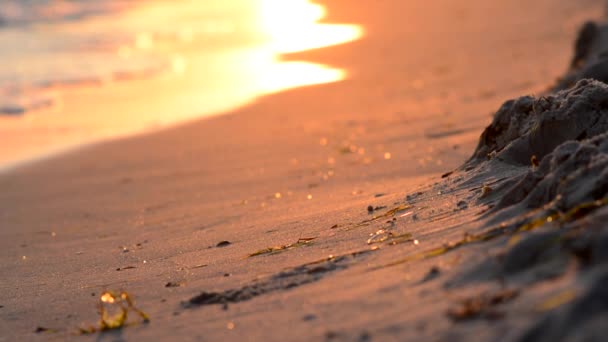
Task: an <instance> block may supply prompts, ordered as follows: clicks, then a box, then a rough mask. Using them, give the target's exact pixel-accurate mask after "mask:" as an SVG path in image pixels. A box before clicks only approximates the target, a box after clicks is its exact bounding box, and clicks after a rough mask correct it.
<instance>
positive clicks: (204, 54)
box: [0, 0, 363, 167]
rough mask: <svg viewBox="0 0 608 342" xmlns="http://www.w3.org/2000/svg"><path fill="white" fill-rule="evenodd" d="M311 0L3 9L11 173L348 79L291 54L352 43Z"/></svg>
mask: <svg viewBox="0 0 608 342" xmlns="http://www.w3.org/2000/svg"><path fill="white" fill-rule="evenodd" d="M324 15H325V8H324V7H323V6H322V5H321V4H318V3H313V2H311V1H308V0H140V1H128V0H122V1H121V0H78V1H76V0H3V1H1V2H0V44H1V46H2V47H3V48H2V49H0V60H2V66H0V140H2V141H3V144H0V167H2V166H7V165H12V164H16V163H20V162H23V161H26V160H31V159H32V158H38V157H43V156H45V155H49V154H50V153H55V152H58V151H63V150H66V149H70V148H74V147H78V146H82V145H85V144H89V143H94V142H98V141H103V140H105V139H111V138H116V137H121V136H125V135H131V134H136V133H140V132H145V131H147V130H151V129H158V128H163V127H166V126H168V125H171V124H176V123H180V122H183V121H186V120H191V119H195V118H198V117H202V116H209V115H215V114H219V113H222V112H225V111H228V110H230V109H234V108H236V107H238V106H242V105H244V104H246V103H249V102H251V101H253V100H255V99H256V98H258V97H259V96H263V95H265V94H269V93H273V92H277V91H282V90H285V89H289V88H293V87H298V86H303V85H310V84H318V83H326V82H335V81H339V80H342V79H344V78H346V77H347V76H348V74H347V70H342V69H340V68H339V66H325V65H318V64H313V63H308V62H306V61H300V62H298V61H290V62H284V61H282V60H281V55H282V54H284V53H289V52H297V51H304V50H308V49H312V48H320V47H326V46H331V45H335V44H343V43H348V42H350V41H353V40H356V39H358V38H360V37H361V36H362V35H363V28H361V27H359V26H357V25H356V24H352V23H321V22H320V21H321V20H322V19H323V17H324Z"/></svg>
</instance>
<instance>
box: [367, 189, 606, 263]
mask: <svg viewBox="0 0 608 342" xmlns="http://www.w3.org/2000/svg"><path fill="white" fill-rule="evenodd" d="M606 205H608V197H606V198H604V199H601V200H596V201H591V202H587V203H582V204H580V205H578V206H576V207H574V208H572V209H570V210H568V211H567V212H565V213H561V212H557V213H553V214H549V215H547V216H543V217H540V218H536V219H532V220H529V221H528V222H527V223H524V224H521V225H519V226H518V227H517V228H515V229H513V228H512V227H509V226H505V225H499V226H498V227H494V228H492V229H489V230H487V231H485V232H483V233H479V234H465V235H464V237H463V238H462V240H459V241H455V242H449V243H446V244H444V245H443V246H441V247H435V248H432V249H429V250H425V251H422V252H419V253H415V254H412V255H408V256H407V257H405V258H403V259H399V260H396V261H393V262H391V263H388V264H385V265H381V266H377V267H374V268H372V269H380V268H385V267H392V266H397V265H401V264H404V263H408V262H411V261H414V260H421V259H428V258H433V257H436V256H439V255H443V254H445V253H447V252H449V251H452V250H454V249H457V248H460V247H462V246H464V245H467V244H470V243H477V242H484V241H489V240H493V239H495V238H498V237H501V236H505V235H511V236H513V235H516V234H518V233H521V232H526V231H532V230H535V229H538V228H540V227H542V226H544V225H545V224H546V223H551V222H559V223H566V222H571V221H573V220H577V219H580V218H582V217H584V216H586V215H588V214H589V213H591V212H593V211H595V210H597V209H599V208H602V207H604V206H606Z"/></svg>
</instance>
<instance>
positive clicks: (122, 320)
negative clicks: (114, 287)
mask: <svg viewBox="0 0 608 342" xmlns="http://www.w3.org/2000/svg"><path fill="white" fill-rule="evenodd" d="M112 309H113V310H115V311H118V312H117V313H115V314H111V313H110V310H112ZM98 310H99V316H100V319H99V327H95V326H91V327H89V328H80V333H81V334H92V333H96V332H103V331H107V330H114V329H122V328H123V327H125V326H127V325H132V324H135V322H133V323H128V315H129V312H130V311H132V312H134V313H136V314H137V315H139V317H140V318H141V323H148V322H150V317H148V315H147V314H146V313H145V312H143V311H141V310H140V309H138V308H137V307H135V305H134V303H133V300H132V299H131V296H130V295H129V294H128V293H127V292H124V291H123V292H120V293H118V292H113V291H105V292H103V293H102V294H101V296H100V297H99V303H98Z"/></svg>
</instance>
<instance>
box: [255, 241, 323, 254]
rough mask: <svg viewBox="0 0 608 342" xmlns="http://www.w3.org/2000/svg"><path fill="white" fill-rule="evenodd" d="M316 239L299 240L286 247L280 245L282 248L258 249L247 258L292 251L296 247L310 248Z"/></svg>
mask: <svg viewBox="0 0 608 342" xmlns="http://www.w3.org/2000/svg"><path fill="white" fill-rule="evenodd" d="M315 239H316V237H312V238H299V239H298V241H296V242H294V243H290V244H287V245H282V246H274V247H267V248H264V249H260V250H259V251H256V252H253V253H251V254H249V255H248V256H247V257H248V258H251V257H255V256H259V255H264V254H278V253H281V252H284V251H286V250H290V249H294V248H298V247H303V246H310V245H312V243H313V240H315Z"/></svg>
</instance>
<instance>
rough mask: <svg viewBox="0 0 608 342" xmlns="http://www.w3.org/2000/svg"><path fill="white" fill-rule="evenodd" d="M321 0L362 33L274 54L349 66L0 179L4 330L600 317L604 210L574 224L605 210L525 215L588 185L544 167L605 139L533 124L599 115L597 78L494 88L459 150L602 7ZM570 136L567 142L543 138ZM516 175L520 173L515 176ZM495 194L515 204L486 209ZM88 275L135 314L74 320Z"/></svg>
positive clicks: (332, 331) (544, 72)
mask: <svg viewBox="0 0 608 342" xmlns="http://www.w3.org/2000/svg"><path fill="white" fill-rule="evenodd" d="M326 3H327V6H328V10H329V13H330V18H329V19H330V20H332V18H335V19H336V20H337V21H341V22H357V23H361V24H363V25H364V26H365V27H366V30H367V32H368V36H367V37H366V38H365V39H363V40H361V41H359V42H355V43H352V44H347V45H344V46H339V47H334V48H330V49H321V50H318V51H312V52H309V53H306V54H299V55H297V56H288V57H287V58H306V59H311V60H315V61H320V62H324V63H329V64H336V65H340V66H345V67H346V68H347V69H349V70H350V71H351V72H352V79H350V80H347V81H344V82H340V83H335V84H331V85H323V86H313V87H307V88H301V89H296V90H293V91H288V92H284V93H280V94H276V95H273V96H268V97H266V98H263V99H261V100H259V101H258V102H257V103H255V104H252V105H250V106H247V107H245V108H242V109H240V110H238V111H235V112H234V113H229V114H227V115H225V116H221V117H216V118H212V119H208V120H204V121H201V122H197V123H193V124H189V125H186V126H183V127H178V128H175V129H171V130H167V131H163V132H160V133H155V134H153V135H148V136H140V137H134V138H131V139H124V140H120V141H115V142H108V143H105V144H101V145H98V146H93V147H88V148H86V149H83V150H80V151H76V152H73V153H70V154H66V155H63V156H59V157H56V158H53V159H51V160H47V161H43V162H40V163H35V164H32V165H28V166H24V167H21V168H19V169H17V170H14V171H11V172H9V173H5V174H2V175H0V189H1V191H0V224H1V227H2V229H1V230H0V258H1V260H2V262H1V263H0V274H2V275H3V281H2V282H0V293H1V294H0V306H1V307H0V331H1V333H0V339H3V340H15V339H35V338H40V339H65V338H66V337H67V338H71V339H85V338H88V339H101V340H105V339H108V340H116V339H119V338H124V339H144V338H149V339H163V340H175V339H180V340H225V339H229V340H237V339H240V340H261V339H265V340H285V339H289V340H323V339H328V340H334V339H335V340H370V339H372V340H409V339H418V340H428V339H431V340H436V339H455V340H458V339H462V340H471V339H473V338H475V339H478V340H490V339H500V338H502V339H508V340H510V339H516V338H520V337H523V336H525V335H526V334H528V335H527V336H528V337H529V338H531V339H535V338H536V337H543V338H546V339H552V338H553V336H552V335H550V334H553V333H554V334H559V335H560V336H563V334H564V332H560V331H561V330H560V329H568V326H569V325H567V324H566V325H564V322H567V323H568V324H570V325H572V326H578V325H579V324H580V326H582V325H583V324H584V325H585V326H593V327H595V328H596V330H593V329H589V331H591V332H593V331H601V329H602V326H601V324H602V323H601V320H599V318H598V317H601V316H600V315H595V314H594V312H598V313H602V312H603V310H604V308H605V305H604V304H603V305H604V306H602V305H599V306H597V307H596V306H593V308H594V309H593V310H596V309H597V310H596V311H588V313H587V315H583V316H581V315H579V314H578V313H580V312H581V311H580V310H582V309H580V307H581V306H583V307H585V308H588V307H589V306H588V305H587V304H586V303H587V302H588V301H591V302H594V298H604V297H605V293H604V292H605V290H603V289H602V288H601V286H598V285H597V284H601V281H602V279H604V278H605V272H603V271H602V269H601V267H595V266H594V267H592V268H590V272H586V271H585V270H580V269H581V268H582V267H583V266H581V264H580V262H579V261H578V260H579V259H577V258H578V257H576V255H577V253H576V252H574V251H578V250H581V251H583V253H582V255H585V253H591V256H590V257H587V258H586V259H585V258H584V257H583V258H582V259H581V260H583V261H584V260H587V261H588V262H589V264H590V265H600V266H601V260H603V259H602V258H603V257H602V255H603V254H601V253H604V252H603V251H604V249H603V247H602V245H601V244H602V243H601V241H603V240H602V239H601V236H603V235H602V234H603V233H602V232H601V229H599V228H598V229H597V230H593V229H587V228H585V229H584V230H581V229H578V228H577V227H579V226H581V224H582V222H583V221H581V220H589V221H590V222H589V223H588V224H587V222H585V227H590V225H591V226H593V225H597V226H598V227H600V228H601V226H602V221H603V220H602V216H601V215H602V213H603V214H604V215H605V210H604V209H600V210H591V211H589V213H590V215H584V216H580V218H581V219H579V216H572V217H569V216H561V217H557V216H556V217H554V219H555V222H554V223H552V224H550V225H548V226H545V225H542V226H541V225H539V224H536V222H537V221H535V219H538V218H541V219H544V220H545V221H546V218H547V217H548V216H549V215H551V214H552V213H553V211H551V210H552V208H551V207H545V206H543V205H544V204H546V203H550V204H554V205H555V206H557V207H556V208H558V209H559V210H566V211H567V210H570V209H574V208H576V206H577V204H576V203H578V202H576V201H591V202H589V203H591V204H590V206H593V203H595V202H593V201H595V200H597V199H601V194H599V193H595V192H594V191H593V187H594V186H595V185H593V186H588V184H587V182H590V181H592V180H590V178H589V177H587V176H586V175H579V176H576V175H575V176H573V178H572V179H569V180H568V181H567V182H566V183H563V184H561V183H560V184H559V185H554V184H557V183H552V182H554V180H552V177H553V178H554V177H556V175H559V174H560V172H566V170H565V169H564V170H562V169H561V168H567V167H568V163H572V164H577V167H579V166H580V165H585V167H589V168H593V167H596V163H598V164H597V165H600V164H601V165H602V167H603V165H604V164H603V163H604V162H605V154H606V144H605V135H598V134H599V133H602V132H596V131H595V127H597V126H595V125H586V123H588V122H587V121H586V120H582V121H580V122H582V123H581V126H580V127H579V126H576V125H577V124H576V123H577V122H579V121H577V120H578V119H573V120H574V121H573V122H574V123H575V124H572V123H568V126H572V125H575V126H576V130H575V129H571V130H567V131H564V132H562V131H559V130H558V131H559V132H560V138H559V139H557V138H556V140H550V141H551V144H549V143H547V142H546V141H545V140H542V139H541V140H542V141H541V142H540V143H538V144H537V143H535V142H534V141H535V140H534V138H535V137H536V136H537V135H536V134H541V133H542V132H544V131H543V130H542V127H544V126H542V125H543V123H546V124H547V125H552V122H555V120H557V119H559V118H560V117H561V115H565V116H566V117H568V115H569V114H568V113H569V112H568V111H567V109H568V108H570V107H568V106H569V105H572V106H574V107H576V106H577V105H578V103H583V102H584V103H589V101H591V103H593V106H598V108H600V109H599V110H600V112H601V111H603V110H604V107H602V106H603V104H604V103H605V102H604V97H605V93H606V86H605V85H603V84H599V83H593V82H592V83H584V84H579V87H580V92H581V94H579V95H577V94H574V93H572V91H571V92H570V93H562V94H561V95H559V94H558V95H555V96H553V97H551V96H549V97H547V98H544V99H541V98H539V97H534V98H532V97H524V98H520V99H519V100H516V101H514V102H509V103H507V104H506V105H503V107H502V109H501V110H500V111H499V115H498V116H497V117H496V118H495V122H494V123H495V124H496V125H500V127H506V126H505V125H508V123H504V122H502V120H501V117H502V116H501V114H500V113H501V112H505V113H506V112H510V113H515V114H517V115H521V116H522V120H521V121H518V122H516V123H513V125H511V126H508V127H510V128H509V129H507V130H505V131H504V132H503V133H501V134H498V135H492V139H489V138H488V142H487V143H483V140H482V143H481V144H480V145H479V146H478V148H477V150H476V152H474V151H475V146H476V144H478V139H479V134H480V132H482V131H483V129H484V127H486V126H487V125H488V124H489V123H490V121H491V120H492V116H490V115H489V114H490V113H492V114H493V113H494V112H495V111H496V110H497V109H498V108H500V105H501V104H502V103H503V102H504V101H506V100H508V99H510V98H517V97H519V96H520V95H524V94H530V93H536V94H541V93H543V92H544V91H545V90H546V89H548V88H549V87H550V86H551V85H552V84H554V80H555V79H557V78H558V77H559V76H560V75H563V74H564V72H565V71H566V69H567V67H568V65H569V62H570V59H571V57H572V45H573V42H574V41H575V38H576V34H577V31H578V29H579V28H580V27H581V26H582V24H583V23H584V21H586V20H590V19H597V18H598V17H599V16H600V15H601V10H602V7H603V6H602V5H603V4H602V2H600V1H591V0H589V1H586V0H585V1H576V2H573V1H565V0H563V1H561V0H554V1H548V0H542V1H535V2H533V3H529V2H528V1H519V0H517V1H494V2H491V3H489V2H488V1H477V0H475V1H473V0H471V1H464V2H458V3H457V4H456V3H455V2H454V1H448V0H442V1H435V2H428V1H426V2H424V1H398V0H392V1H374V2H372V1H365V2H357V5H353V2H352V1H337V0H331V1H327V2H326ZM576 91H577V90H574V92H576ZM596 94H597V96H596ZM577 96H578V97H577ZM577 98H578V99H583V100H585V101H587V102H585V101H582V102H577ZM580 106H581V107H584V108H587V107H585V106H582V105H580ZM554 107H555V108H554ZM522 108H524V109H525V110H524V109H522ZM526 108H527V109H526ZM522 110H523V112H521V111H522ZM524 112H525V113H527V114H529V113H538V116H537V117H535V119H534V118H531V119H530V120H528V121H526V120H525V119H524ZM578 113H583V114H581V115H586V114H584V113H587V112H584V111H583V112H580V111H575V114H577V115H578ZM571 114H572V113H571ZM504 115H507V114H504ZM510 115H514V114H510ZM529 115H532V114H529ZM588 115H589V116H590V117H596V118H599V119H598V120H599V121H598V122H600V121H601V120H605V119H604V118H605V115H599V116H598V115H597V113H596V112H594V111H589V113H588ZM556 118H557V119H556ZM576 118H578V116H577V117H576ZM552 120H553V121H552ZM557 121H559V120H557ZM497 122H498V123H497ZM601 122H603V121H601ZM496 125H495V127H496ZM534 125H539V127H541V129H539V130H536V129H533V128H534V127H535V126H534ZM490 127H492V126H490ZM560 127H561V126H560ZM551 132H553V131H551ZM582 132H585V135H582ZM528 133H529V134H528ZM562 133H563V134H562ZM526 134H528V135H526ZM542 134H544V133H542ZM547 134H549V133H547ZM551 134H552V133H551ZM571 134H574V135H575V136H573V137H574V138H575V139H578V140H580V141H578V142H572V143H566V144H562V140H563V139H565V138H570V135H571ZM485 135H486V137H488V134H485ZM594 135H598V136H597V137H595V138H592V136H594ZM521 137H531V138H521ZM551 137H554V136H553V135H551ZM518 139H528V140H526V141H527V143H528V145H525V144H519V143H517V141H518ZM585 139H591V140H585ZM510 143H511V144H510ZM509 144H510V145H509ZM557 146H559V147H558V149H557V150H556V151H554V150H553V149H554V148H555V147H557ZM526 153H527V154H526ZM488 154H489V155H490V157H491V158H490V159H489V160H488V157H487V155H488ZM531 154H533V155H536V157H537V158H538V159H539V165H538V166H534V165H532V162H531V161H530V160H531ZM471 155H473V158H472V159H469V158H470V157H471ZM543 156H544V157H545V158H544V159H543V158H542V157H543ZM500 158H503V159H504V160H502V161H501V159H500ZM560 158H561V159H560ZM467 160H469V161H468V164H466V165H465V166H464V167H462V168H460V169H458V167H459V166H460V165H462V164H463V163H464V162H466V161H467ZM556 160H559V162H557V161H556ZM565 161H566V162H565ZM558 164H559V165H558ZM579 164H580V165H579ZM560 165H562V166H560ZM560 167H561V168H560ZM597 167H598V168H599V167H600V166H597ZM450 170H455V172H454V173H452V174H451V175H449V176H446V177H444V178H442V177H441V175H442V174H443V173H445V172H447V171H450ZM594 170H595V169H594ZM598 170H599V169H598ZM602 170H603V169H602ZM566 173H568V172H566ZM522 179H524V180H523V181H522ZM525 179H531V180H530V181H526V180H525ZM605 179H606V177H602V176H598V177H597V178H596V180H597V182H599V183H601V182H604V180H605ZM518 182H528V183H525V184H529V186H528V185H526V186H523V187H520V188H524V189H525V191H524V192H522V193H517V192H516V191H514V190H511V189H513V186H514V185H515V184H517V183H518ZM602 184H603V183H602ZM559 186H564V187H569V186H572V187H574V188H576V189H580V192H575V194H576V195H577V196H579V197H576V201H575V202H576V203H570V202H567V203H561V202H559V201H557V202H556V201H555V197H556V196H557V194H558V192H556V189H559ZM537 193H540V194H542V196H541V195H539V196H540V197H541V198H536V197H534V196H536V195H535V194H537ZM543 196H544V197H543ZM573 196H574V195H573ZM568 198H570V197H565V198H564V200H567V199H568ZM572 198H574V197H572ZM501 201H502V202H501ZM510 201H511V202H514V203H515V204H516V206H520V207H521V206H526V205H527V204H529V205H528V206H527V207H526V208H525V209H522V208H520V207H518V208H517V209H513V208H512V207H511V204H513V203H511V202H510ZM499 203H500V204H499ZM493 205H494V206H495V207H494V209H492V208H491V206H493ZM496 205H498V207H496ZM560 205H561V206H562V207H560ZM369 206H371V208H369V209H372V210H368V207H369ZM503 207H504V208H503ZM596 207H599V205H597V206H596ZM499 208H503V211H498V209H499ZM530 209H537V210H536V211H531V212H529V211H530ZM595 209H598V208H595ZM509 210H512V211H513V213H514V215H516V216H513V215H511V216H508V215H507V216H505V219H510V218H513V217H515V219H514V220H515V221H509V222H506V223H505V224H503V225H501V223H502V217H503V216H501V215H506V214H504V213H505V212H507V211H509ZM522 215H523V216H522ZM535 215H536V216H535ZM561 220H563V227H562V228H561V229H560V230H558V231H557V232H556V230H555V229H551V228H552V227H553V226H554V225H557V223H562V222H561ZM558 221H559V222H558ZM526 224H529V225H530V226H529V227H533V228H535V229H521V227H522V226H525V225H526ZM528 230H534V231H533V232H528ZM569 232H572V233H569ZM579 232H580V234H579ZM571 235H572V236H571ZM562 236H568V238H567V239H563V238H562ZM604 240H605V239H604ZM222 241H229V242H230V243H229V244H228V243H220V242H222ZM548 241H549V242H548ZM555 241H558V243H557V242H555ZM570 242H573V243H574V244H575V245H576V246H581V247H576V246H574V247H572V246H570V245H569V243H570ZM562 245H563V247H562ZM596 245H598V246H600V247H595V246H596ZM527 246H532V247H527ZM535 246H542V247H538V248H536V247H535ZM272 247H275V249H272ZM268 248H271V250H269V249H268ZM594 248H595V249H594ZM518 250H523V252H521V253H520V252H517V251H518ZM536 250H539V252H538V253H535V252H533V251H536ZM594 250H599V251H600V255H599V256H598V255H596V254H593V253H594V252H593V251H594ZM590 251H591V252H590ZM258 252H259V253H258ZM264 252H267V253H264ZM251 254H259V255H254V256H250V255H251ZM330 255H331V257H330ZM573 255H574V256H573ZM531 260H532V261H531ZM104 289H116V290H121V289H122V290H126V291H128V292H129V293H130V294H131V295H132V296H133V297H134V299H135V301H136V303H137V305H138V307H139V308H141V309H143V310H144V311H146V312H147V313H148V314H149V315H150V317H151V322H150V323H149V324H146V325H136V326H131V327H128V328H125V329H123V330H121V331H116V332H111V333H106V334H102V335H92V336H89V337H81V336H78V335H76V334H75V332H77V329H78V327H80V326H83V325H84V324H86V323H89V324H94V323H95V322H96V320H97V319H98V316H97V313H96V303H97V299H98V297H99V294H100V293H101V291H103V290H104ZM604 299H605V298H604ZM585 310H586V309H585ZM577 317H583V319H580V318H577ZM37 327H44V328H48V329H55V330H57V332H42V333H35V330H36V329H37ZM558 328H559V329H558ZM531 329H532V330H531ZM548 329H550V330H551V331H554V332H551V333H549V332H548Z"/></svg>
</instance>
